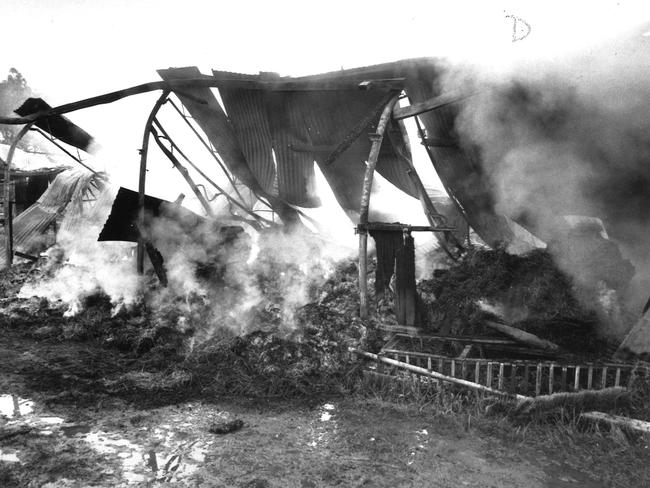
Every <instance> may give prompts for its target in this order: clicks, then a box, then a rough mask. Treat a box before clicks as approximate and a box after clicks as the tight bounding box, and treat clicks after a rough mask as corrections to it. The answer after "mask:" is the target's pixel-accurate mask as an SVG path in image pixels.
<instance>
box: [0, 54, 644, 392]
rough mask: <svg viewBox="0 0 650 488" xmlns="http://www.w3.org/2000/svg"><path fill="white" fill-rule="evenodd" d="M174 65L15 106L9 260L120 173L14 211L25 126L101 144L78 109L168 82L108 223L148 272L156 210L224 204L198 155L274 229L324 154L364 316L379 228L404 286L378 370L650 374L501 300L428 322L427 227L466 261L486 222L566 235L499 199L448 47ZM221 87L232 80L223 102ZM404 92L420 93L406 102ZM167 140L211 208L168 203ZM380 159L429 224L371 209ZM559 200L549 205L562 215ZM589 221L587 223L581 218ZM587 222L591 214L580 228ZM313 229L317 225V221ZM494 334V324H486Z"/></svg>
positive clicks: (235, 212) (309, 183)
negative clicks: (185, 135) (134, 79)
mask: <svg viewBox="0 0 650 488" xmlns="http://www.w3.org/2000/svg"><path fill="white" fill-rule="evenodd" d="M158 73H159V75H160V77H161V78H162V81H155V82H151V83H146V84H143V85H138V86H134V87H130V88H127V89H124V90H119V91H116V92H113V93H108V94H104V95H100V96H97V97H93V98H89V99H86V100H81V101H77V102H72V103H69V104H66V105H62V106H59V107H54V108H52V107H50V106H49V105H48V104H47V103H46V102H44V101H43V100H40V99H30V100H28V101H27V102H26V103H25V104H23V105H22V106H21V107H19V108H17V110H16V113H17V114H18V115H19V117H11V118H0V123H1V124H13V125H22V129H21V131H20V132H19V133H18V135H17V137H16V138H15V139H14V141H13V143H12V145H11V148H10V150H9V152H8V155H7V158H6V161H3V164H4V169H5V171H4V174H5V176H4V182H5V184H4V222H5V255H4V262H5V265H6V266H11V264H12V262H13V259H14V256H19V257H21V258H25V257H27V258H35V257H34V256H33V255H31V254H30V253H29V252H27V249H26V246H27V244H28V243H29V242H30V241H31V240H32V239H33V238H35V237H36V236H38V235H42V234H43V233H45V232H46V231H48V229H49V228H50V226H51V224H52V223H53V222H55V221H56V219H57V217H58V216H60V215H61V214H62V213H63V212H66V211H71V212H74V211H76V212H79V213H82V212H83V211H84V208H87V207H88V206H92V202H93V201H95V200H96V199H97V198H101V189H102V186H103V185H104V183H105V181H106V177H105V175H101V174H97V173H95V172H94V171H91V172H90V173H88V174H83V175H82V174H80V173H75V175H76V176H71V175H70V174H67V175H66V174H60V175H59V176H58V177H57V178H56V179H55V180H54V181H53V182H52V185H51V186H50V187H49V188H48V190H47V191H46V192H45V195H46V198H41V199H40V200H39V201H38V202H36V203H35V204H34V205H33V206H32V207H33V208H32V207H30V208H28V209H26V211H25V212H24V213H22V214H20V215H19V216H17V217H16V218H15V219H13V218H12V213H13V211H14V203H13V202H15V200H16V199H15V198H14V197H13V196H12V191H13V190H12V184H10V183H9V182H13V181H15V180H16V177H17V175H18V173H17V172H16V171H14V169H12V158H13V154H14V152H15V148H16V145H17V143H18V141H19V140H20V139H21V137H23V136H24V135H25V134H26V133H27V132H28V131H30V130H33V129H37V130H38V131H39V132H40V133H41V134H42V135H44V136H45V137H46V138H48V139H49V140H50V141H51V142H52V143H54V144H57V145H60V143H65V144H67V145H68V146H71V147H73V148H76V149H79V150H82V151H88V150H90V148H91V146H92V137H91V136H90V135H89V134H88V133H86V132H85V131H84V130H83V129H81V128H79V127H78V126H76V125H75V124H73V123H72V122H71V121H70V120H69V119H68V118H67V117H66V116H65V114H69V113H72V112H74V111H76V110H81V109H87V108H90V107H93V106H97V105H101V104H106V103H114V102H117V101H119V100H120V99H123V98H125V97H129V96H134V95H138V94H141V93H146V92H152V91H159V92H160V97H159V98H158V100H157V101H156V103H155V104H154V106H153V107H152V109H151V112H150V114H149V117H148V119H147V120H146V121H143V122H144V129H143V138H142V146H141V149H140V172H139V184H138V192H137V193H136V192H132V191H129V190H126V189H120V191H119V193H118V196H117V198H116V199H115V201H114V202H113V209H112V212H111V215H110V216H109V218H108V220H107V222H106V225H105V227H104V230H103V232H102V234H101V235H100V236H99V238H100V240H118V241H129V242H135V243H137V257H136V266H137V270H138V272H139V273H143V272H144V269H145V254H147V255H148V256H149V259H150V261H151V264H152V266H153V268H154V269H155V271H156V275H157V276H158V278H159V280H160V282H161V283H162V284H163V285H165V284H166V281H167V279H166V272H165V256H164V255H162V254H161V253H160V252H159V250H158V249H157V247H156V242H155V241H154V240H153V239H152V238H151V237H150V236H149V235H148V233H147V231H146V229H147V221H148V219H152V218H157V217H158V216H159V215H161V214H165V215H167V216H169V215H171V218H174V219H176V220H177V221H178V222H182V223H183V222H184V224H183V225H185V226H186V227H187V229H188V230H187V232H188V233H189V232H191V228H192V227H193V225H194V224H195V223H196V222H197V221H199V220H205V219H208V220H210V219H214V218H215V215H214V213H213V210H212V205H211V202H210V201H208V199H207V196H206V194H205V193H204V192H202V190H201V186H202V184H197V182H196V181H194V179H193V177H192V175H191V173H190V172H189V171H188V169H187V168H186V166H190V167H191V168H193V170H194V171H195V172H196V173H198V174H199V175H200V176H201V177H202V178H203V180H204V181H205V182H206V184H210V185H212V186H213V187H214V190H216V192H217V194H218V195H217V198H222V199H225V200H227V202H228V204H229V205H230V208H231V215H232V216H233V217H234V218H236V220H238V221H240V222H241V223H242V225H248V226H250V227H251V228H254V229H255V230H257V231H263V230H264V229H268V228H276V227H283V228H286V229H291V230H295V229H300V228H303V227H304V224H303V223H302V220H301V218H306V217H305V216H304V215H303V214H302V212H301V208H313V207H318V206H319V205H320V202H319V198H318V195H317V194H315V192H314V187H315V184H314V180H315V173H314V162H315V163H316V164H317V165H318V167H319V169H320V171H321V172H322V174H323V175H324V177H325V179H326V180H327V183H328V185H329V186H330V188H331V189H332V192H333V194H334V195H335V197H336V200H337V201H338V203H339V205H340V206H341V207H342V208H343V209H344V210H346V211H348V212H349V213H351V214H353V215H354V220H355V223H356V233H357V234H358V236H359V256H358V259H359V261H358V294H359V297H358V298H359V317H360V318H361V319H362V320H366V319H368V318H369V315H370V312H369V299H368V295H369V290H368V276H369V264H368V263H369V255H368V235H370V236H372V237H373V238H374V240H375V243H376V246H375V247H376V267H375V280H374V283H375V290H374V294H375V296H381V295H382V294H384V293H388V294H392V296H393V297H394V298H393V300H394V307H393V310H394V313H395V317H396V323H397V325H393V326H384V329H385V331H386V332H387V333H388V336H389V337H388V338H387V342H386V343H385V344H384V346H383V347H382V348H381V350H380V351H379V354H378V355H374V354H371V353H369V352H366V351H362V350H354V352H356V353H357V354H358V355H359V356H360V357H365V358H369V359H371V360H372V363H373V366H371V367H369V368H368V370H367V372H368V374H370V375H378V376H379V377H384V376H385V375H392V376H394V375H398V374H399V372H400V371H405V372H408V373H414V374H416V375H418V377H420V378H426V381H435V382H439V381H442V382H450V383H455V384H459V385H462V386H464V387H467V388H471V389H476V390H480V391H484V392H488V393H490V394H495V395H500V396H513V395H514V396H515V398H517V399H519V400H522V399H523V398H528V397H529V396H539V395H543V394H553V393H556V392H558V391H559V392H579V391H583V390H603V391H605V390H607V389H609V388H622V387H626V386H629V385H631V384H632V382H633V381H634V379H635V378H636V377H637V376H645V375H647V374H648V367H647V365H646V363H639V362H637V363H631V362H629V363H626V362H620V360H619V361H615V360H613V359H611V355H612V353H613V352H614V351H612V350H607V351H606V353H602V351H601V357H599V358H596V359H594V358H593V357H592V358H590V359H589V360H587V359H586V358H584V357H579V356H578V355H576V354H567V351H566V348H565V347H563V346H561V345H559V344H556V343H555V342H554V341H553V340H552V339H553V338H552V334H551V335H550V336H549V335H548V334H547V335H546V336H545V337H540V335H542V336H544V334H538V333H532V332H531V331H526V330H522V329H521V328H519V327H516V326H514V325H513V323H510V322H509V320H508V319H507V317H504V316H503V315H501V314H499V313H492V315H490V316H489V317H487V318H484V319H483V321H482V324H481V328H480V331H481V332H482V333H477V330H479V329H472V330H471V331H466V332H465V333H464V334H454V333H431V332H427V331H426V330H425V329H427V328H428V324H427V320H428V316H427V314H426V313H425V312H424V308H423V306H422V298H421V297H420V294H419V293H418V290H417V287H416V279H415V264H414V260H415V253H414V243H413V238H412V233H414V232H431V233H433V234H434V235H435V237H436V239H437V242H438V245H439V247H440V248H441V249H442V250H443V251H444V253H445V254H446V255H447V257H448V259H449V260H450V261H452V262H453V261H457V260H459V259H462V257H463V256H466V255H467V253H469V252H471V251H472V247H473V246H474V244H472V243H471V242H470V239H469V231H468V230H466V229H470V228H471V231H472V233H473V234H475V235H476V237H477V238H478V239H480V241H481V243H482V245H483V246H484V247H485V248H492V249H495V250H498V249H504V248H506V247H508V246H510V245H516V244H517V241H518V240H519V239H521V237H520V234H517V233H516V232H515V231H514V230H513V228H514V226H520V227H521V228H523V229H526V231H528V232H530V233H531V234H533V235H536V236H538V237H539V238H541V239H543V240H544V241H548V242H550V241H555V240H556V239H557V238H558V236H557V235H549V234H548V232H547V229H541V228H539V227H537V226H536V225H535V223H534V222H532V221H527V220H526V218H524V217H525V216H523V217H522V216H511V215H502V214H500V213H499V212H498V211H497V210H496V205H495V199H494V196H493V192H492V189H491V188H490V180H489V176H488V175H486V174H485V170H484V167H483V166H482V165H481V164H480V154H479V153H478V151H477V150H476V148H475V147H472V145H471V144H469V143H468V142H467V141H464V140H462V139H461V138H460V136H459V133H458V130H457V128H456V126H455V124H456V118H457V115H458V113H459V111H460V109H461V108H462V106H463V104H464V103H465V102H466V101H467V99H468V97H473V96H479V95H480V94H476V93H470V92H463V91H457V92H447V91H443V89H442V86H443V83H442V78H441V77H442V69H441V67H440V65H439V62H438V61H436V60H435V59H428V58H422V59H410V60H403V61H398V62H394V63H387V64H382V65H377V66H370V67H363V68H358V69H348V70H341V71H335V72H330V73H324V74H318V75H312V76H303V77H285V76H279V75H277V74H275V73H260V74H258V75H247V74H239V73H231V72H225V71H213V72H212V74H210V75H205V74H201V73H200V72H199V70H198V69H197V68H194V67H188V68H170V69H164V70H160V71H159V72H158ZM213 89H217V90H218V95H219V98H220V100H219V99H218V98H217V96H216V95H215V91H213ZM401 100H405V101H404V102H402V103H400V101H401ZM163 107H166V109H169V110H172V111H174V112H177V114H178V116H179V117H180V118H182V120H183V121H184V122H186V123H187V125H188V126H189V127H190V128H191V129H192V131H193V133H194V134H195V136H196V138H197V143H198V144H200V145H202V146H204V147H205V148H206V150H207V151H208V152H209V153H210V155H211V157H213V158H214V161H215V168H219V171H220V172H221V173H222V175H223V177H225V181H227V185H226V186H224V185H222V184H219V183H217V182H216V181H215V179H213V178H210V177H209V176H208V175H207V174H205V173H204V172H203V171H201V170H200V169H199V168H198V167H197V166H196V165H194V163H193V162H192V161H191V160H190V159H189V158H187V157H186V156H185V154H184V153H183V152H182V150H181V149H180V148H179V147H178V145H177V144H176V143H175V142H174V139H173V138H172V137H173V136H172V135H171V134H170V133H169V132H168V131H167V130H166V128H165V127H164V126H163V125H162V124H161V122H160V120H159V118H158V114H159V111H160V110H161V109H162V108H163ZM409 118H413V119H414V120H415V122H416V125H417V131H418V136H419V139H420V140H419V142H420V143H421V144H422V145H424V147H425V148H426V152H427V154H428V156H429V159H430V161H431V164H432V165H433V167H434V169H435V171H436V172H437V174H438V175H439V177H440V179H441V181H442V183H443V185H444V187H445V190H446V192H447V195H448V197H449V200H450V202H451V203H452V205H453V207H454V210H455V212H456V213H457V214H458V215H460V216H462V219H463V221H464V222H465V223H466V226H467V227H466V228H465V227H464V226H463V228H460V227H458V226H456V225H451V224H450V223H449V222H450V220H449V218H448V212H444V211H443V210H442V209H441V208H439V206H437V203H434V201H433V200H432V198H431V197H430V195H429V194H428V192H427V190H426V189H425V187H424V185H423V183H422V181H421V179H420V177H419V176H418V173H417V171H416V169H415V167H414V165H413V161H412V157H411V150H410V143H411V142H410V141H409V138H408V136H407V133H406V128H405V126H404V120H405V119H409ZM152 141H153V142H155V143H156V146H157V147H158V148H159V149H160V150H161V151H162V153H163V154H164V155H165V156H166V157H167V158H168V159H169V161H170V162H171V163H172V164H173V166H174V167H175V168H176V169H177V170H178V172H179V173H180V175H181V176H182V178H183V179H184V180H185V182H186V183H187V185H188V187H189V188H190V189H191V191H192V192H193V194H194V195H195V196H196V198H197V200H198V201H199V202H200V203H201V205H202V207H203V210H204V212H205V214H206V217H201V216H198V215H196V214H194V213H192V212H190V211H188V210H184V209H182V208H181V207H180V201H179V202H165V201H162V200H160V199H156V198H153V197H150V196H148V195H147V194H146V176H147V158H148V155H149V152H150V151H151V149H150V143H151V142H152ZM69 155H70V157H71V158H72V159H74V160H75V161H76V162H77V163H81V164H83V161H82V160H81V158H79V157H78V156H75V155H74V154H72V153H71V152H69ZM375 172H378V173H379V174H381V175H382V176H383V177H384V178H385V179H386V180H388V181H389V182H390V183H392V184H393V185H394V186H395V187H396V188H398V189H399V190H401V191H402V192H404V193H405V194H406V195H409V196H411V197H414V198H416V199H418V200H419V201H420V203H421V206H422V210H423V212H424V215H425V216H426V218H427V220H428V224H429V225H426V226H422V225H420V226H418V225H411V223H409V222H401V223H396V222H375V221H370V220H369V206H370V198H371V193H372V185H373V175H374V173H375ZM59 187H60V189H57V188H59ZM16 188H17V187H16ZM17 191H18V190H16V192H17ZM13 194H17V193H13ZM48 194H49V197H48V196H47V195H48ZM50 201H51V202H50ZM48 202H50V203H48ZM71 202H73V203H72V204H71ZM74 202H77V203H76V204H75V203H74ZM83 202H86V206H85V207H84V203H83ZM88 202H90V205H88ZM553 211H554V210H553V208H549V209H548V212H549V214H552V213H553ZM566 213H567V214H572V213H573V209H566ZM21 216H22V218H21ZM513 219H516V221H517V224H514V222H513ZM72 222H73V223H72V224H69V225H74V219H72ZM342 225H344V224H342ZM587 227H589V225H583V226H582V227H580V229H583V230H584V229H586V228H587ZM564 230H566V229H564ZM564 230H563V232H564ZM574 230H575V227H574V228H571V229H570V231H571V232H573V231H574ZM587 230H589V229H587ZM592 230H593V229H592ZM304 231H305V232H310V231H308V230H307V229H306V228H305V229H304ZM567 232H568V231H567ZM585 232H586V231H585ZM565 233H566V232H565ZM569 233H570V232H569ZM574 233H575V232H574ZM587 233H588V232H587ZM595 233H596V234H597V233H598V232H595ZM558 234H559V231H558ZM592 234H594V232H592ZM611 237H612V238H613V239H617V238H618V237H619V236H617V235H615V234H612V235H611ZM575 238H576V237H575V236H572V237H571V239H575ZM580 238H581V239H585V240H586V241H588V242H596V241H597V242H598V245H599V246H600V247H599V249H601V248H607V253H608V256H609V258H611V260H612V261H613V262H614V261H615V262H617V263H621V265H620V266H619V269H621V270H622V271H621V273H622V274H625V272H626V271H625V269H626V268H625V266H627V265H629V263H627V262H626V261H625V260H624V259H623V258H622V256H621V255H620V252H619V251H618V248H616V246H615V244H613V243H612V241H609V240H607V242H605V241H603V240H602V239H601V237H599V236H595V235H594V236H592V235H591V234H590V235H589V236H587V237H585V233H584V232H583V233H582V234H580ZM567 239H568V238H567ZM599 239H600V240H599ZM563 242H568V241H563ZM571 242H573V241H571ZM569 247H570V245H569ZM632 272H633V271H632ZM393 276H394V280H393ZM623 281H624V279H623ZM393 283H394V285H393ZM646 311H647V307H646V310H644V313H645V312H646ZM492 312H493V311H492ZM486 331H488V332H490V334H489V335H488V334H485V332H486ZM452 332H454V331H452ZM492 333H493V334H492ZM648 337H650V323H649V322H648V319H647V318H643V317H641V318H640V319H639V320H638V323H637V324H636V326H635V327H634V328H633V330H632V332H631V333H630V335H629V336H628V337H627V338H626V339H625V340H624V341H623V342H622V343H621V344H620V347H619V350H618V353H619V355H618V356H617V357H619V358H625V357H629V354H630V353H631V355H632V356H633V357H636V358H638V357H639V356H640V355H643V354H645V353H648V352H650V350H649V349H648V347H647V346H648ZM574 352H575V351H574ZM626 354H627V355H628V356H626Z"/></svg>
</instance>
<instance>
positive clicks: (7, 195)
mask: <svg viewBox="0 0 650 488" xmlns="http://www.w3.org/2000/svg"><path fill="white" fill-rule="evenodd" d="M34 122H35V121H33V122H30V123H29V124H25V125H24V126H23V128H22V129H20V132H18V135H16V137H15V139H14V140H13V141H11V146H9V152H8V153H7V161H6V166H5V175H4V176H5V187H4V215H5V266H6V267H7V268H11V265H12V264H13V262H14V223H13V212H12V208H11V170H10V168H11V162H12V160H13V159H14V153H15V152H16V147H17V146H18V143H19V142H20V140H21V139H22V138H23V137H24V136H25V134H27V131H29V129H31V128H32V125H34Z"/></svg>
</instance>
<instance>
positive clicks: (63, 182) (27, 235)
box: [0, 169, 95, 266]
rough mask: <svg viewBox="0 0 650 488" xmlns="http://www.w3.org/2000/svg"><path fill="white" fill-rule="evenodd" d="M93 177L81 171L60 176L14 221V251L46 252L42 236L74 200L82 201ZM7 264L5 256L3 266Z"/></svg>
mask: <svg viewBox="0 0 650 488" xmlns="http://www.w3.org/2000/svg"><path fill="white" fill-rule="evenodd" d="M94 177H95V175H94V174H93V173H91V172H89V171H86V170H80V169H74V170H69V171H64V172H63V173H60V174H59V175H57V177H56V178H55V179H54V181H52V183H51V184H50V186H49V187H48V189H47V190H46V191H45V192H44V193H43V195H41V197H40V198H39V199H38V201H37V202H36V203H35V204H34V205H32V206H31V207H29V208H28V209H27V210H25V211H24V212H23V213H21V214H20V215H19V216H18V217H16V218H15V219H14V221H13V224H14V250H16V251H21V252H24V253H37V252H40V251H41V250H43V249H45V248H46V247H47V246H46V243H45V242H44V241H43V234H44V233H45V231H46V230H47V228H48V227H49V226H50V225H51V224H52V223H53V222H54V221H55V220H56V219H57V217H59V216H60V215H62V214H63V212H64V211H65V209H66V207H67V206H68V204H69V203H70V201H71V200H72V199H73V198H80V196H81V195H82V194H83V189H84V188H85V187H87V186H88V184H89V183H90V181H91V180H92V179H93V178H94ZM5 263H6V260H5V256H4V253H2V254H0V266H4V265H5Z"/></svg>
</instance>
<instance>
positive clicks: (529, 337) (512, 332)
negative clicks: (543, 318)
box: [485, 320, 560, 351]
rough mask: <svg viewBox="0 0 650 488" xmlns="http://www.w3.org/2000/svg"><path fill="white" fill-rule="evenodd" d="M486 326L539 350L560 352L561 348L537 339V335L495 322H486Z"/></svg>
mask: <svg viewBox="0 0 650 488" xmlns="http://www.w3.org/2000/svg"><path fill="white" fill-rule="evenodd" d="M485 325H487V326H488V327H490V328H491V329H494V330H497V331H499V332H501V333H502V334H505V335H507V336H508V337H510V338H512V339H514V340H515V341H518V342H521V343H522V344H526V345H528V346H531V347H535V348H537V349H543V350H547V351H559V350H560V347H559V346H558V345H557V344H555V343H553V342H551V341H547V340H546V339H541V338H539V337H537V336H536V335H535V334H531V333H530V332H526V331H523V330H521V329H517V328H515V327H512V326H510V325H506V324H502V323H499V322H494V321H492V320H486V321H485Z"/></svg>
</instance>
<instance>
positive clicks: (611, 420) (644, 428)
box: [580, 412, 650, 434]
mask: <svg viewBox="0 0 650 488" xmlns="http://www.w3.org/2000/svg"><path fill="white" fill-rule="evenodd" d="M580 417H583V418H585V419H589V420H595V421H599V422H606V423H608V424H611V425H617V426H619V427H624V428H626V429H632V430H636V431H639V432H643V433H646V434H650V422H644V421H643V420H637V419H631V418H629V417H622V416H620V415H610V414H607V413H604V412H585V413H581V414H580Z"/></svg>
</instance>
